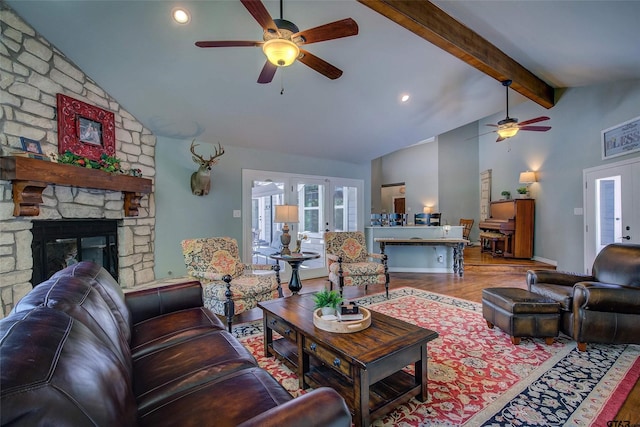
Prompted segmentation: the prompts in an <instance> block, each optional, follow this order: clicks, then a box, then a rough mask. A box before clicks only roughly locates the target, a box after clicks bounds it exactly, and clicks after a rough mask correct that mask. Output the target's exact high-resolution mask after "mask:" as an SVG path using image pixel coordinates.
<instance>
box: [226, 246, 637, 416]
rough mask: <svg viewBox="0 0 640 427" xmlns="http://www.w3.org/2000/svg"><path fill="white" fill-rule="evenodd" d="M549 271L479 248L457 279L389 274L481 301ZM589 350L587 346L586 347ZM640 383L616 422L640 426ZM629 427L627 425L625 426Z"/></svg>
mask: <svg viewBox="0 0 640 427" xmlns="http://www.w3.org/2000/svg"><path fill="white" fill-rule="evenodd" d="M533 268H551V269H555V267H554V266H551V265H548V264H543V263H539V262H536V261H530V260H513V259H504V258H493V257H492V256H491V255H488V254H486V253H481V252H480V248H479V247H470V248H467V249H466V250H465V274H464V277H458V276H457V275H454V274H441V273H437V274H433V273H391V280H390V286H389V288H390V289H397V288H402V287H405V286H410V287H413V288H417V289H422V290H426V291H430V292H436V293H439V294H444V295H450V296H453V297H457V298H462V299H466V300H469V301H475V302H481V300H482V289H484V288H490V287H517V288H523V289H526V282H525V276H526V271H527V270H528V269H533ZM326 286H328V281H327V279H326V277H323V278H317V279H309V280H303V282H302V291H301V293H309V292H316V291H318V290H320V289H322V288H323V287H326ZM283 289H284V294H285V296H289V295H291V293H290V292H289V290H288V289H287V286H286V284H283ZM379 292H384V286H383V285H376V286H370V287H369V289H368V292H367V293H379ZM364 295H366V293H365V290H364V288H363V287H354V286H349V287H345V289H344V296H345V298H347V299H349V298H357V297H361V296H364ZM261 316H262V312H261V310H260V309H254V310H251V311H249V312H246V313H243V314H241V315H239V316H237V317H238V318H237V319H236V320H235V321H236V322H245V321H250V320H254V319H259V318H261ZM587 351H588V347H587ZM639 407H640V381H638V382H637V383H636V385H635V387H634V389H633V391H632V392H631V393H630V395H629V397H628V398H627V400H626V401H625V403H624V404H623V406H622V408H621V409H620V411H619V412H618V415H617V416H616V420H617V421H625V422H626V421H628V422H629V424H631V425H634V424H637V423H640V413H639V412H640V411H638V408H639ZM626 425H628V424H626Z"/></svg>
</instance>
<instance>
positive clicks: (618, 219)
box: [583, 158, 640, 274]
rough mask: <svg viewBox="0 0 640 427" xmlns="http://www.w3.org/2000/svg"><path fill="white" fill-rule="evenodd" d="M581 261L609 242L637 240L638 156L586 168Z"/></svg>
mask: <svg viewBox="0 0 640 427" xmlns="http://www.w3.org/2000/svg"><path fill="white" fill-rule="evenodd" d="M583 177H584V191H585V197H584V222H585V234H584V236H585V240H584V265H585V272H586V273H587V274H591V271H590V270H591V267H592V266H593V260H594V259H595V257H596V255H598V253H599V252H600V250H601V249H602V248H603V247H605V246H606V245H608V244H610V243H640V159H638V158H636V159H630V160H627V161H623V162H616V163H612V164H607V165H604V166H600V167H596V168H591V169H586V170H585V171H584V172H583Z"/></svg>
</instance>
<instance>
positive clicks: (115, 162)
mask: <svg viewBox="0 0 640 427" xmlns="http://www.w3.org/2000/svg"><path fill="white" fill-rule="evenodd" d="M54 159H55V160H57V162H58V163H63V164H67V165H74V166H79V167H83V168H87V169H99V170H102V171H105V172H109V173H119V174H124V175H132V176H138V177H140V176H142V171H141V170H140V169H129V170H124V169H122V168H121V164H122V161H121V160H120V159H119V158H117V157H115V156H109V155H107V154H105V153H102V155H101V156H100V159H99V160H91V159H89V158H87V157H82V156H79V155H77V154H74V153H73V152H71V150H67V151H65V152H64V153H62V154H60V156H59V157H57V159H56V158H55V156H54Z"/></svg>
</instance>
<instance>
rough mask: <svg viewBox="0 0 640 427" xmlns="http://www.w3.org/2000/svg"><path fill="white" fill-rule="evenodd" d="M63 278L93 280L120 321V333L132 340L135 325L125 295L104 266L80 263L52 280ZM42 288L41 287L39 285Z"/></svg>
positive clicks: (56, 275) (57, 274) (127, 339)
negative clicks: (132, 329) (132, 330)
mask: <svg viewBox="0 0 640 427" xmlns="http://www.w3.org/2000/svg"><path fill="white" fill-rule="evenodd" d="M62 276H72V277H88V278H91V279H93V281H92V282H91V285H92V286H94V287H95V288H96V290H97V291H98V292H99V293H100V295H102V298H103V299H104V301H105V303H106V304H107V305H108V306H109V308H110V309H111V312H112V313H113V316H114V318H115V319H116V320H117V321H118V326H119V327H120V331H121V333H122V335H123V336H124V338H125V340H126V341H127V342H129V341H130V340H131V335H130V334H131V325H132V324H133V322H132V319H131V314H130V312H129V308H128V307H127V305H126V304H125V301H124V293H123V292H122V288H121V287H120V284H119V283H118V282H117V281H116V280H115V279H114V278H113V276H111V274H109V272H108V271H107V270H105V269H104V268H103V267H102V266H100V265H97V264H94V263H92V262H87V261H83V262H79V263H77V264H74V265H72V266H70V267H67V268H65V269H63V270H60V271H58V272H57V273H55V274H54V275H53V276H51V278H52V279H56V278H58V277H62ZM38 286H40V285H38Z"/></svg>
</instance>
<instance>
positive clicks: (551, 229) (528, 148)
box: [478, 80, 640, 271]
mask: <svg viewBox="0 0 640 427" xmlns="http://www.w3.org/2000/svg"><path fill="white" fill-rule="evenodd" d="M509 113H510V115H511V116H512V117H517V118H519V119H520V120H526V119H529V118H533V117H537V116H540V115H547V116H549V117H551V120H549V121H548V122H543V123H540V124H547V123H549V125H551V126H552V127H553V128H552V129H551V130H550V131H548V132H520V133H519V134H518V135H517V136H516V137H515V138H512V139H511V140H507V141H510V143H509V144H505V142H507V141H504V142H501V143H496V142H495V134H490V135H486V136H482V137H480V138H479V147H480V168H479V170H485V169H492V170H493V187H492V193H493V195H494V198H499V194H500V192H501V191H502V190H509V191H511V194H512V195H513V194H515V189H516V188H517V187H519V186H520V184H518V176H519V174H520V172H522V171H525V170H527V169H529V170H535V171H537V178H538V182H537V183H535V184H533V185H532V186H531V197H533V198H535V199H536V227H535V242H534V245H535V246H534V255H535V256H536V257H541V258H545V259H549V260H555V261H557V262H558V269H561V270H568V271H583V270H584V266H583V246H584V234H583V216H582V215H575V214H574V208H582V206H583V200H582V199H583V189H582V171H583V169H586V168H590V167H594V166H599V165H602V164H605V163H612V162H616V161H620V160H624V159H628V158H631V157H637V156H640V154H639V153H634V154H630V155H626V156H621V157H616V158H615V159H610V160H606V161H605V160H602V155H601V143H602V142H601V135H600V132H601V131H602V130H603V129H607V128H609V127H612V126H615V125H617V124H619V123H622V122H625V121H627V120H629V119H631V118H634V117H637V116H640V80H632V81H623V82H619V83H612V84H606V85H597V86H587V87H580V88H571V89H567V90H566V91H565V92H564V93H563V94H562V96H561V97H560V98H559V100H558V102H557V104H556V105H555V106H554V107H553V108H551V109H550V110H545V109H544V108H542V107H539V106H537V105H536V104H534V103H532V102H526V103H523V104H520V105H518V106H515V107H514V108H511V109H510V111H509ZM503 118H504V113H502V114H497V115H495V116H491V117H488V118H487V119H486V120H482V121H480V122H479V126H478V131H479V133H480V132H486V129H487V127H486V126H485V124H487V123H496V122H497V121H498V120H501V119H503Z"/></svg>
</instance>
